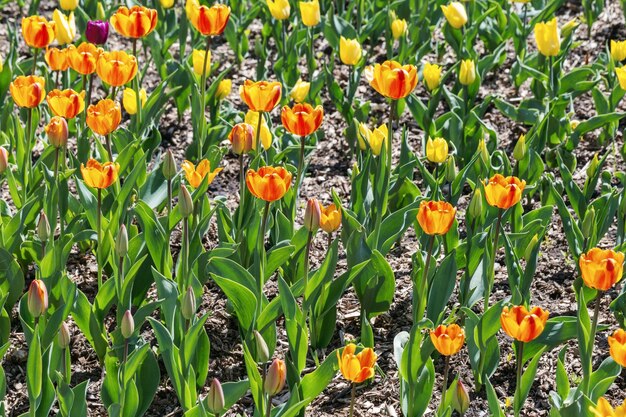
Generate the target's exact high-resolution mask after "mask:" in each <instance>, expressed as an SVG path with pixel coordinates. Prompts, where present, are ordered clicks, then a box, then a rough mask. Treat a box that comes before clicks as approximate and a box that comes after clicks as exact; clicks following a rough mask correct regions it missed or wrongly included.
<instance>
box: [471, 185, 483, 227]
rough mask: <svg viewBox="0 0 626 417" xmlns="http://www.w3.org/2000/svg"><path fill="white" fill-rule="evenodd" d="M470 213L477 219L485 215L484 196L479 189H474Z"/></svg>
mask: <svg viewBox="0 0 626 417" xmlns="http://www.w3.org/2000/svg"><path fill="white" fill-rule="evenodd" d="M468 211H469V213H470V215H471V216H472V217H473V218H475V219H479V218H480V217H481V216H482V215H483V196H482V193H481V192H480V188H478V187H476V188H475V189H474V195H472V200H471V201H470V205H469V209H468Z"/></svg>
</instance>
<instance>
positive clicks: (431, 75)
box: [422, 62, 441, 91]
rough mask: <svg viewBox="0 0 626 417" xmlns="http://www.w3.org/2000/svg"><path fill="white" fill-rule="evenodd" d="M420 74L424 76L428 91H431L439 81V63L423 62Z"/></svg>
mask: <svg viewBox="0 0 626 417" xmlns="http://www.w3.org/2000/svg"><path fill="white" fill-rule="evenodd" d="M422 75H423V76H424V83H425V84H426V87H427V88H428V90H429V91H433V90H434V89H436V88H437V87H439V84H440V83H441V67H440V66H439V65H437V64H431V63H429V62H427V63H426V64H424V70H423V71H422Z"/></svg>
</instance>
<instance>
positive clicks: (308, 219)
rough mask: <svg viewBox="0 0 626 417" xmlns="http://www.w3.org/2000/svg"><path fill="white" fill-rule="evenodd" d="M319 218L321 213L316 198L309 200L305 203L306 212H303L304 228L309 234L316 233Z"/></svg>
mask: <svg viewBox="0 0 626 417" xmlns="http://www.w3.org/2000/svg"><path fill="white" fill-rule="evenodd" d="M320 217H322V212H321V210H320V203H319V201H317V198H310V199H309V201H307V203H306V210H305V211H304V227H306V230H308V231H309V232H311V233H315V232H317V229H319V227H320Z"/></svg>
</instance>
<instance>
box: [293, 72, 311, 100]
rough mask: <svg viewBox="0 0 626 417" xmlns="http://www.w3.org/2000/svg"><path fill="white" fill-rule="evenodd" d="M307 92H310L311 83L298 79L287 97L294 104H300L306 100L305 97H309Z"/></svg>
mask: <svg viewBox="0 0 626 417" xmlns="http://www.w3.org/2000/svg"><path fill="white" fill-rule="evenodd" d="M309 90H311V83H308V82H306V81H302V78H300V79H298V81H297V82H296V85H294V86H293V89H292V90H291V93H289V97H291V98H292V99H293V101H295V102H296V103H302V102H303V101H304V100H305V99H306V96H308V95H309Z"/></svg>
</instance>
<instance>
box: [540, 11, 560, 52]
mask: <svg viewBox="0 0 626 417" xmlns="http://www.w3.org/2000/svg"><path fill="white" fill-rule="evenodd" d="M535 42H536V43H537V49H538V50H539V52H540V53H541V54H542V55H543V56H557V55H558V54H559V50H560V49H561V38H560V36H559V27H558V23H557V20H556V17H555V18H554V19H552V20H550V21H549V22H539V23H537V24H536V25H535Z"/></svg>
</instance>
